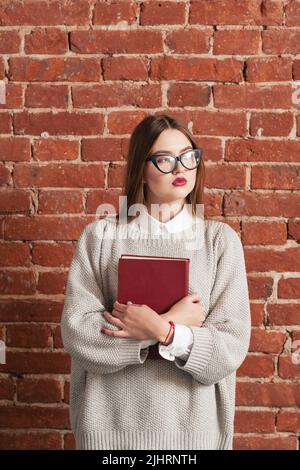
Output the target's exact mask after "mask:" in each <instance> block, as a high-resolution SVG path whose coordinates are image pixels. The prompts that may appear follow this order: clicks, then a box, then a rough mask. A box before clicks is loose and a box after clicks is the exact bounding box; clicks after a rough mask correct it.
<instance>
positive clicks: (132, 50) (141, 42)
mask: <svg viewBox="0 0 300 470" xmlns="http://www.w3.org/2000/svg"><path fill="white" fill-rule="evenodd" d="M70 47H71V51H73V52H76V53H79V54H158V53H162V52H163V41H162V33H161V32H160V31H150V30H141V29H138V30H134V29H132V30H131V31H121V30H120V31H112V30H111V31H109V30H89V31H72V32H71V33H70Z"/></svg>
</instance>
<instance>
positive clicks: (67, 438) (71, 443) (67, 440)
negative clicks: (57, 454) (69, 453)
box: [64, 433, 76, 450]
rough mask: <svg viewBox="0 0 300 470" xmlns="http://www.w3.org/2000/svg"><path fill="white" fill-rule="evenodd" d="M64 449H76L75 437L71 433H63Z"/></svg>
mask: <svg viewBox="0 0 300 470" xmlns="http://www.w3.org/2000/svg"><path fill="white" fill-rule="evenodd" d="M64 449H65V450H76V442H75V437H74V435H73V434H72V433H65V434H64Z"/></svg>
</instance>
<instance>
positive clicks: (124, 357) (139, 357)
mask: <svg viewBox="0 0 300 470" xmlns="http://www.w3.org/2000/svg"><path fill="white" fill-rule="evenodd" d="M148 354H149V348H146V349H142V344H141V341H140V340H136V339H127V340H126V344H125V345H124V346H123V347H122V348H121V349H120V356H121V362H122V363H123V364H128V365H132V364H143V363H144V362H145V360H146V359H147V356H148Z"/></svg>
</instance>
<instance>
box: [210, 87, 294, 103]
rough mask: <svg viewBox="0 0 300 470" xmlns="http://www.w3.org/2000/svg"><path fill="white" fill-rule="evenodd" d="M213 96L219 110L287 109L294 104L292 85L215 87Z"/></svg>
mask: <svg viewBox="0 0 300 470" xmlns="http://www.w3.org/2000/svg"><path fill="white" fill-rule="evenodd" d="M213 94H214V104H215V106H216V107H217V108H234V109H236V108H247V109H252V108H256V109H272V108H282V109H286V108H290V107H291V104H292V103H291V97H292V87H291V85H269V86H268V87H266V86H265V85H256V84H253V83H249V84H246V85H244V86H241V85H214V86H213Z"/></svg>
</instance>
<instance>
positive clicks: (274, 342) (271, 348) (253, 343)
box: [249, 328, 287, 354]
mask: <svg viewBox="0 0 300 470" xmlns="http://www.w3.org/2000/svg"><path fill="white" fill-rule="evenodd" d="M286 339H287V334H286V333H284V332H282V331H272V330H262V329H259V328H252V331H251V339H250V346H249V351H251V352H261V353H273V354H280V353H281V351H282V348H283V345H284V343H285V341H286Z"/></svg>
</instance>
